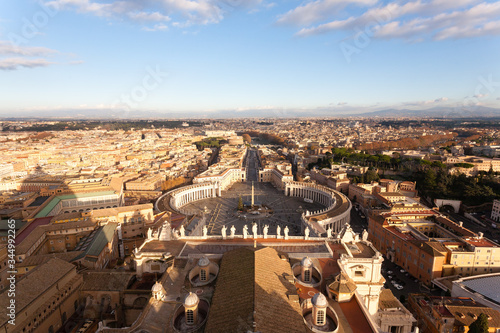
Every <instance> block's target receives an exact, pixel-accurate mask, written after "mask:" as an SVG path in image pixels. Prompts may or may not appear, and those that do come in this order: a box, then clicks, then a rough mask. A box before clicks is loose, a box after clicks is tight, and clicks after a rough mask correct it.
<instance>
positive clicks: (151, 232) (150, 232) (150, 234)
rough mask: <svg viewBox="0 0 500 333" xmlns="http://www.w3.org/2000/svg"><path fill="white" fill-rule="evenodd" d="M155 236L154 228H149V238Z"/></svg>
mask: <svg viewBox="0 0 500 333" xmlns="http://www.w3.org/2000/svg"><path fill="white" fill-rule="evenodd" d="M151 238H153V230H152V229H151V228H148V239H151Z"/></svg>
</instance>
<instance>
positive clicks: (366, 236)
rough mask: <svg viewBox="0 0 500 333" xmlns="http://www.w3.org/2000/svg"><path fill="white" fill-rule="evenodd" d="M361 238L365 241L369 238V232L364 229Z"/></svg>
mask: <svg viewBox="0 0 500 333" xmlns="http://www.w3.org/2000/svg"><path fill="white" fill-rule="evenodd" d="M361 239H362V240H364V241H365V242H366V241H367V240H368V232H367V231H366V229H365V230H363V233H362V234H361Z"/></svg>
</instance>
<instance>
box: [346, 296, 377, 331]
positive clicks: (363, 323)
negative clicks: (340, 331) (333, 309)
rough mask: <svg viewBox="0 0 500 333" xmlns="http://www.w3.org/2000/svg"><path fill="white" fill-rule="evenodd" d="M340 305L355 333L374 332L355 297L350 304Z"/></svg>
mask: <svg viewBox="0 0 500 333" xmlns="http://www.w3.org/2000/svg"><path fill="white" fill-rule="evenodd" d="M339 305H340V308H341V309H342V312H343V313H344V317H345V318H346V319H347V322H348V323H349V326H350V327H351V329H352V331H353V332H360V333H361V332H363V333H370V332H373V330H372V328H371V326H370V324H369V323H368V320H367V319H366V317H365V314H364V313H363V311H362V310H361V308H360V306H359V304H358V301H357V300H356V298H355V297H353V298H352V299H351V300H350V301H349V302H343V303H339Z"/></svg>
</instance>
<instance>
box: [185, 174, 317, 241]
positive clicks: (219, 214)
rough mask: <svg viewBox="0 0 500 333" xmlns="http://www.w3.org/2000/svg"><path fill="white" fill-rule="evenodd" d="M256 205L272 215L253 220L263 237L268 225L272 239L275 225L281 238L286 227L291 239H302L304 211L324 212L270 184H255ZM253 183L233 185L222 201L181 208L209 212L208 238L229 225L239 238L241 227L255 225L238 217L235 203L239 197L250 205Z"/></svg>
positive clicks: (211, 199)
mask: <svg viewBox="0 0 500 333" xmlns="http://www.w3.org/2000/svg"><path fill="white" fill-rule="evenodd" d="M254 188H255V202H256V203H261V204H265V205H267V206H268V207H270V208H271V209H272V211H273V213H272V214H271V216H269V217H267V218H259V219H256V220H255V222H256V223H257V224H258V227H259V234H261V233H262V229H263V228H264V225H266V224H267V225H269V234H270V235H275V234H276V229H277V227H278V225H279V226H280V227H281V235H283V232H284V231H283V230H284V228H285V226H288V228H289V229H290V233H289V234H290V236H295V235H301V222H300V216H301V214H302V212H303V211H305V210H309V211H316V210H320V209H323V208H324V206H323V205H321V204H319V203H317V202H315V203H308V202H304V200H303V199H302V198H298V197H287V196H285V195H284V193H283V191H281V190H278V189H276V188H275V187H274V186H273V185H272V184H271V183H258V182H254ZM251 193H252V183H251V182H243V183H235V184H233V186H232V187H231V188H230V189H229V190H227V191H223V192H222V196H221V197H216V198H209V199H204V200H199V201H195V202H192V203H189V204H187V205H186V206H184V207H183V208H184V209H185V210H187V211H194V212H199V213H200V214H201V212H203V211H204V209H205V207H206V209H207V210H208V214H207V224H208V233H209V235H220V233H221V228H222V226H223V225H225V226H226V228H227V229H228V230H229V229H230V228H231V226H232V225H234V226H235V228H236V230H237V233H238V234H241V232H242V230H243V226H244V225H245V224H246V225H248V227H249V229H250V230H251V224H252V223H253V222H254V221H253V219H252V217H253V216H252V215H250V214H244V215H240V216H239V215H238V214H237V213H236V209H237V207H238V199H239V197H240V196H241V198H242V200H243V202H250V201H251Z"/></svg>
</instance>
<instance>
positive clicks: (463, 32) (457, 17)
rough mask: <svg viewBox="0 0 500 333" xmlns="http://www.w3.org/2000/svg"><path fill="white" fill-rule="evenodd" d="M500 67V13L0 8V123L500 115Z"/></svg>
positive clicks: (173, 3) (230, 2)
mask: <svg viewBox="0 0 500 333" xmlns="http://www.w3.org/2000/svg"><path fill="white" fill-rule="evenodd" d="M499 59H500V1H478V0H414V1H382V0H350V1H347V0H313V1H307V0H305V1H300V0H117V1H114V0H40V1H36V0H23V1H19V0H3V1H1V2H0V87H1V92H0V115H12V116H15V115H18V114H21V113H23V112H40V114H43V112H44V111H50V110H59V111H64V110H70V111H68V112H74V111H75V110H76V111H78V110H102V113H103V114H105V113H106V112H110V110H115V111H116V110H126V111H127V112H134V111H141V110H142V111H154V112H155V111H158V112H185V113H186V115H188V114H189V112H210V111H219V110H237V111H239V112H243V113H245V110H268V109H269V110H277V109H278V110H287V109H290V110H292V109H294V110H297V109H299V110H309V109H310V110H314V109H319V108H321V109H322V110H324V109H330V110H331V111H332V115H333V114H335V113H339V112H346V111H347V112H353V113H355V112H360V111H367V110H376V109H382V108H431V107H436V106H454V107H462V106H470V105H483V106H489V107H500V61H499ZM312 112H313V111H312ZM250 113H251V111H249V114H248V116H251V114H250Z"/></svg>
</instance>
